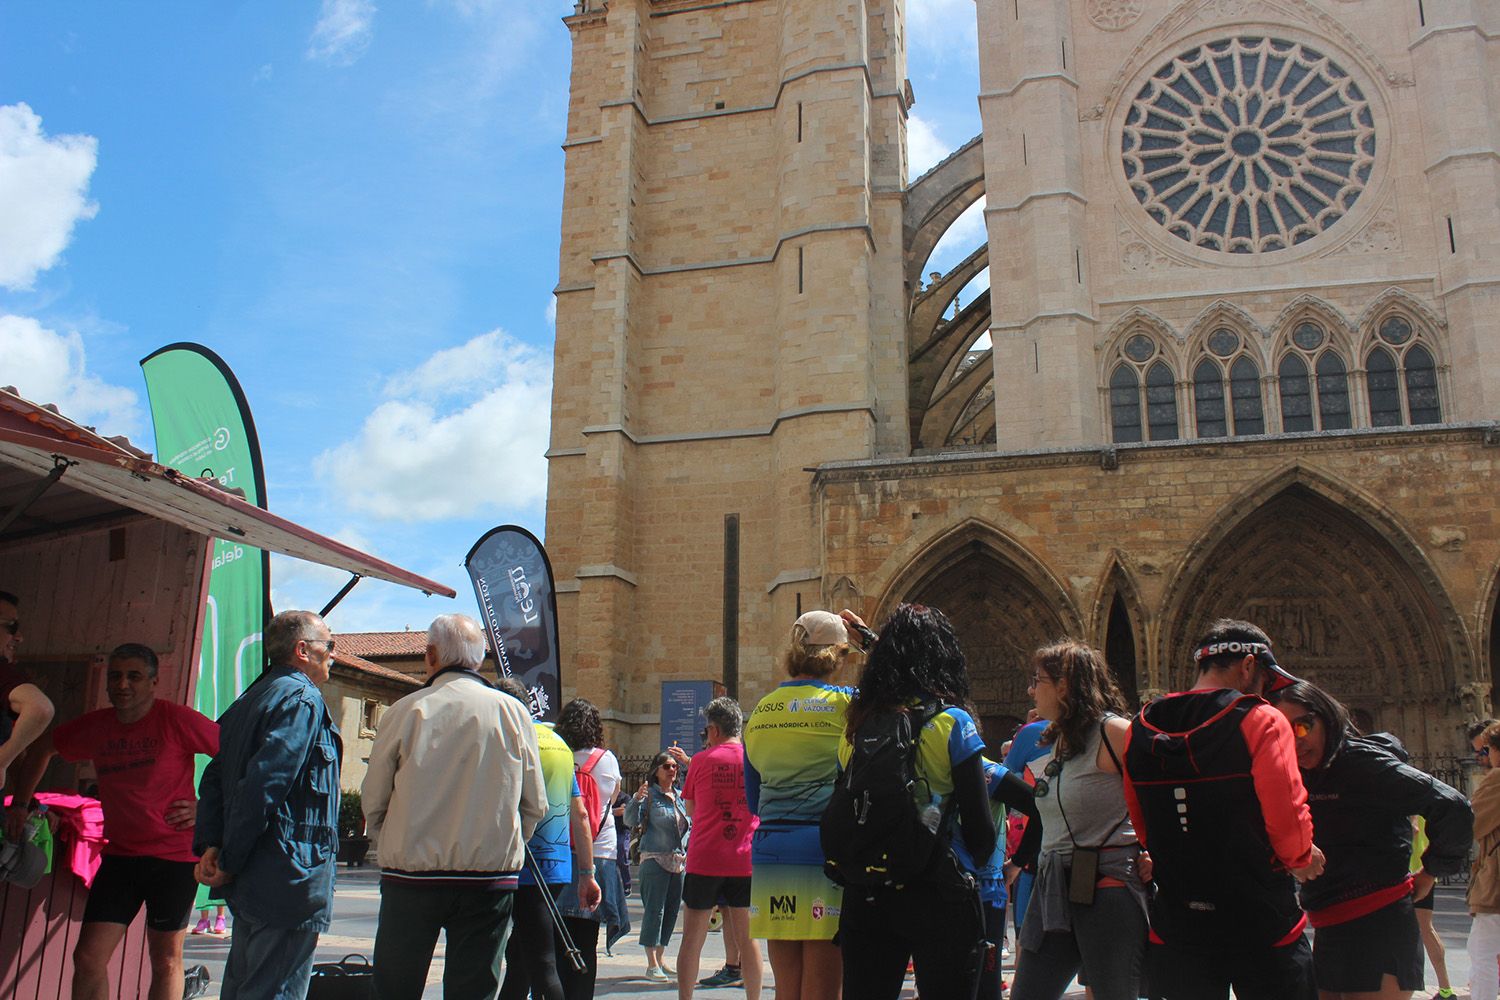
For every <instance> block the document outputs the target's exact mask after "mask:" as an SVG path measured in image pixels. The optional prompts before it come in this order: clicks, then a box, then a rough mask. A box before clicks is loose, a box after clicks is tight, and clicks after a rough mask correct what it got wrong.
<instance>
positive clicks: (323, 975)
mask: <svg viewBox="0 0 1500 1000" xmlns="http://www.w3.org/2000/svg"><path fill="white" fill-rule="evenodd" d="M307 1000H375V966H373V965H371V964H370V960H369V959H368V958H365V956H363V955H345V956H344V957H343V958H341V959H340V960H339V961H337V962H321V963H319V964H317V965H314V966H313V967H312V978H311V979H309V980H308V983H307Z"/></svg>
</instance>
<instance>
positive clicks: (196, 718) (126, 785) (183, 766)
mask: <svg viewBox="0 0 1500 1000" xmlns="http://www.w3.org/2000/svg"><path fill="white" fill-rule="evenodd" d="M52 742H53V744H54V745H55V746H56V747H57V752H58V753H60V754H61V755H62V756H63V759H64V760H92V761H93V762H94V770H95V771H97V772H98V774H99V800H100V801H101V802H102V803H103V804H104V836H105V837H106V838H108V840H109V843H108V845H107V846H106V847H105V848H104V853H105V854H122V855H126V856H129V857H152V858H163V859H165V860H167V861H194V860H196V859H197V857H198V856H197V855H196V854H194V853H193V828H192V827H188V828H187V829H186V830H174V829H172V828H171V827H170V826H168V825H167V820H166V811H167V806H168V804H169V803H171V802H174V801H176V800H177V799H194V798H196V796H195V795H194V793H193V755H194V754H197V753H202V754H208V755H209V756H210V757H212V756H213V755H215V754H217V753H218V752H219V726H218V723H215V722H213V721H211V720H210V719H207V718H205V717H204V716H202V715H199V714H198V713H197V712H195V711H193V710H192V709H191V708H186V707H184V706H182V705H176V704H173V703H171V702H167V701H162V700H161V699H157V701H156V703H155V704H153V705H152V706H151V710H150V711H149V712H147V713H146V715H145V716H144V717H143V718H141V719H140V720H138V721H136V722H133V723H130V724H129V725H126V724H124V723H122V722H120V720H119V719H118V718H116V717H115V710H114V709H112V708H104V709H100V710H99V711H97V712H89V713H88V714H86V715H81V716H79V717H78V718H76V719H74V720H73V721H72V722H68V723H64V724H63V725H61V726H58V727H57V730H56V732H54V733H53V734H52Z"/></svg>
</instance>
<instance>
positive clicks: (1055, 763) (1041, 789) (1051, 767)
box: [1031, 758, 1062, 799]
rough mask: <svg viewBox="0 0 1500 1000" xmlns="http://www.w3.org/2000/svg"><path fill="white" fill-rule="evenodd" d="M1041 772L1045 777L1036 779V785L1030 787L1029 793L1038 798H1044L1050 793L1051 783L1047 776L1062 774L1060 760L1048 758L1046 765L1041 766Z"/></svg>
mask: <svg viewBox="0 0 1500 1000" xmlns="http://www.w3.org/2000/svg"><path fill="white" fill-rule="evenodd" d="M1042 773H1043V774H1045V775H1046V776H1047V777H1046V778H1038V779H1036V785H1035V786H1033V788H1032V789H1031V794H1032V795H1034V796H1035V797H1036V798H1039V799H1045V798H1046V797H1047V796H1049V795H1051V794H1052V783H1051V782H1050V781H1048V780H1047V778H1055V777H1057V776H1058V775H1059V774H1062V761H1059V760H1057V759H1055V758H1054V759H1053V760H1049V761H1048V762H1047V766H1046V767H1044V768H1042Z"/></svg>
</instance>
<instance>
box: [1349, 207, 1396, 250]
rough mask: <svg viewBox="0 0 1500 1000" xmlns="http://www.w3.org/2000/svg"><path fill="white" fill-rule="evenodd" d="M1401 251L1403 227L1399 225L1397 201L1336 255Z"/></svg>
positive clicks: (1381, 210)
mask: <svg viewBox="0 0 1500 1000" xmlns="http://www.w3.org/2000/svg"><path fill="white" fill-rule="evenodd" d="M1400 249H1401V227H1400V226H1399V225H1398V224H1397V216H1396V204H1395V201H1394V200H1392V201H1389V202H1387V203H1386V204H1385V205H1384V206H1383V207H1382V208H1381V209H1380V211H1379V212H1377V213H1376V214H1375V218H1373V219H1371V220H1370V224H1369V225H1367V226H1365V228H1364V229H1361V230H1360V231H1359V233H1358V235H1356V236H1355V237H1354V239H1352V240H1350V241H1349V242H1348V243H1345V244H1344V245H1343V246H1341V247H1339V249H1338V250H1337V251H1335V253H1336V254H1365V253H1391V252H1394V251H1397V250H1400Z"/></svg>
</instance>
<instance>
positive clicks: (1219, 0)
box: [1199, 0, 1255, 21]
mask: <svg viewBox="0 0 1500 1000" xmlns="http://www.w3.org/2000/svg"><path fill="white" fill-rule="evenodd" d="M1254 6H1255V0H1208V2H1207V3H1205V4H1204V5H1203V10H1201V11H1200V12H1199V16H1201V17H1202V18H1203V19H1204V20H1205V21H1222V20H1223V19H1225V18H1230V17H1239V16H1240V15H1241V14H1244V13H1246V12H1248V11H1249V10H1250V9H1251V8H1252V7H1254Z"/></svg>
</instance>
